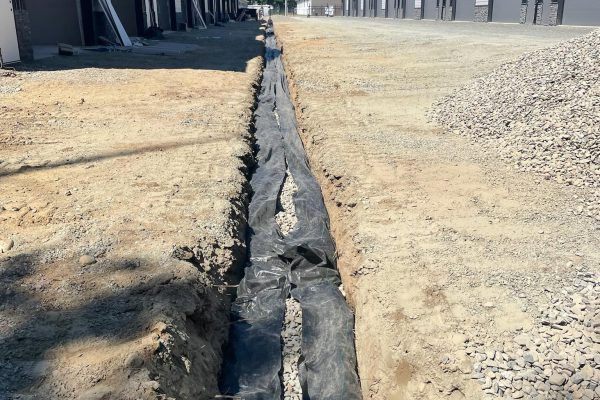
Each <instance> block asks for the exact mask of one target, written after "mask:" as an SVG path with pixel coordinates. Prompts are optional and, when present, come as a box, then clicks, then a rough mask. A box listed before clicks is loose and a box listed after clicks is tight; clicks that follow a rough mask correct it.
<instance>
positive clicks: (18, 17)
mask: <svg viewBox="0 0 600 400" xmlns="http://www.w3.org/2000/svg"><path fill="white" fill-rule="evenodd" d="M13 12H14V14H15V24H16V28H17V40H18V41H19V54H20V55H21V61H30V60H33V46H32V44H31V22H30V21H29V13H28V12H27V10H25V9H21V10H17V9H14V10H13Z"/></svg>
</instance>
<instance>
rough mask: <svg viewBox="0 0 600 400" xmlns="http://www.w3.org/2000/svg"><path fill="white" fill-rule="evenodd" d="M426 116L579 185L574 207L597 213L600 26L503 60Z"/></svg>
mask: <svg viewBox="0 0 600 400" xmlns="http://www.w3.org/2000/svg"><path fill="white" fill-rule="evenodd" d="M431 116H432V118H433V119H435V120H437V121H438V122H440V123H441V124H442V125H444V126H445V127H447V129H448V130H449V131H452V132H454V133H456V134H460V135H465V136H468V137H470V138H472V139H474V140H476V141H477V142H479V143H482V144H483V145H484V146H486V147H487V148H488V149H489V151H490V152H493V153H494V154H497V155H498V156H499V157H501V158H502V159H504V160H506V161H507V162H509V163H510V164H512V165H513V166H514V168H515V169H517V170H519V171H524V172H529V171H531V172H534V173H536V174H539V175H541V176H543V177H544V179H548V180H554V181H557V182H559V183H561V184H565V185H572V186H574V187H576V188H581V189H582V190H581V191H580V192H574V193H573V196H574V202H573V205H572V207H571V211H572V212H573V213H575V214H582V215H585V216H588V217H592V218H595V219H596V220H598V221H600V30H596V31H594V32H592V33H590V34H588V35H586V36H583V37H579V38H576V39H572V40H569V41H566V42H564V43H561V44H559V45H555V46H552V47H549V48H547V49H543V50H538V51H535V52H531V53H527V54H524V55H522V56H521V57H519V58H518V59H516V60H514V61H512V62H509V63H507V64H504V65H502V66H501V67H499V68H498V69H496V70H495V71H493V72H492V73H491V74H489V75H486V76H484V77H482V78H480V79H477V80H476V81H474V82H473V83H472V84H469V85H467V86H465V87H463V88H460V89H459V90H457V91H456V92H454V93H452V94H451V95H449V96H447V97H444V98H442V99H440V100H439V101H438V102H437V103H436V104H435V105H434V108H433V110H432V112H431Z"/></svg>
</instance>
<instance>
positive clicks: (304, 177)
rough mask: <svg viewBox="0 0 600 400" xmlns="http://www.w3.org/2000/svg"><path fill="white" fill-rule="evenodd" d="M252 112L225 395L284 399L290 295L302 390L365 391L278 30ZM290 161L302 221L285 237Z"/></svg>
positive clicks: (333, 394)
mask: <svg viewBox="0 0 600 400" xmlns="http://www.w3.org/2000/svg"><path fill="white" fill-rule="evenodd" d="M265 58H266V66H265V70H264V74H263V81H262V86H261V91H260V94H259V98H258V105H257V109H256V112H255V127H256V133H255V136H256V145H257V147H258V151H257V155H256V158H257V168H256V171H255V172H254V174H253V175H252V179H251V182H250V183H251V186H252V190H253V197H252V201H251V203H250V206H249V212H248V225H249V233H250V234H249V241H248V256H249V259H248V263H247V266H246V268H245V270H244V278H243V279H242V281H241V282H240V285H239V287H238V291H237V298H236V300H235V302H234V304H233V307H232V324H231V329H230V337H229V346H228V349H227V351H226V354H225V360H224V365H223V372H222V377H221V391H222V393H223V394H226V395H232V396H239V397H240V398H242V399H244V400H259V399H260V400H263V399H264V400H267V399H269V400H271V399H277V400H279V399H281V397H282V383H281V380H280V371H281V369H282V355H281V352H282V344H281V330H282V327H283V322H284V314H285V299H286V298H287V297H289V296H292V297H293V298H294V299H296V300H298V301H299V302H300V305H301V308H302V343H301V352H302V355H301V359H300V365H299V379H300V383H301V385H302V389H303V398H304V399H305V400H306V399H313V400H328V399H331V400H359V399H361V394H360V385H359V381H358V375H357V372H356V353H355V349H354V329H353V328H354V316H353V314H352V312H351V310H350V308H349V307H348V305H347V303H346V301H345V299H344V297H343V296H342V294H341V292H340V291H339V289H338V287H339V285H340V283H341V281H340V277H339V274H338V271H337V269H336V257H335V244H334V242H333V239H332V238H331V235H330V232H329V217H328V214H327V210H326V208H325V205H324V202H323V198H322V195H321V189H320V187H319V184H318V183H317V181H316V179H315V178H314V176H313V175H312V173H311V171H310V167H309V165H308V162H307V159H306V154H305V152H304V148H303V145H302V142H301V140H300V137H299V136H298V133H297V130H296V118H295V114H294V107H293V105H292V103H291V100H290V96H289V90H288V84H287V80H286V77H285V72H284V69H283V64H282V62H281V59H280V51H279V49H278V48H277V44H276V40H275V37H274V36H273V33H272V30H271V29H268V30H267V38H266V53H265ZM286 169H287V170H289V172H290V174H291V175H292V177H293V179H294V181H295V182H296V185H297V187H298V190H297V192H296V193H295V195H294V205H295V209H296V216H297V218H298V223H297V225H296V227H295V228H294V230H292V231H291V232H290V233H289V234H288V235H287V236H285V237H284V236H283V235H282V234H281V232H280V231H279V227H278V225H277V223H276V220H275V215H276V213H277V200H278V196H279V192H280V191H281V188H282V185H283V181H284V178H285V174H286Z"/></svg>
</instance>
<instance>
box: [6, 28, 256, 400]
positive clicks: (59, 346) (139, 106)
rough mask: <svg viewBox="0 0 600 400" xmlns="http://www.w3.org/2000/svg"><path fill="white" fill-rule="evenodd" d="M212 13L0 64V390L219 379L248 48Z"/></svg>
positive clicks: (245, 128) (117, 391) (68, 391)
mask: <svg viewBox="0 0 600 400" xmlns="http://www.w3.org/2000/svg"><path fill="white" fill-rule="evenodd" d="M219 31H220V32H227V33H226V34H223V37H222V38H221V37H219V39H218V40H217V39H215V40H213V39H211V36H210V34H208V35H209V36H208V37H207V33H206V32H198V31H193V32H185V33H173V34H171V35H169V39H167V40H173V41H180V42H184V43H185V42H187V43H189V42H192V43H201V44H202V46H201V48H199V49H198V50H195V51H193V52H191V53H187V54H180V55H173V56H160V57H158V56H147V55H136V54H122V53H109V54H83V55H80V56H77V57H68V58H60V57H59V58H52V59H48V60H45V61H43V62H38V63H35V64H33V65H29V66H28V65H25V66H22V67H21V69H22V70H21V71H18V72H17V73H16V74H14V76H0V127H1V128H0V188H1V189H0V399H11V400H12V399H21V400H24V399H27V400H30V399H31V400H46V399H48V400H50V399H51V400H55V399H82V400H83V399H85V400H94V399H96V400H100V399H104V400H106V399H111V400H112V399H115V400H121V399H136V400H137V399H173V398H177V399H212V398H214V396H215V394H217V393H218V387H217V378H218V374H219V372H220V368H221V362H222V360H221V358H222V356H221V352H222V346H223V344H224V342H225V341H226V338H227V332H228V324H229V320H228V316H229V308H230V307H229V299H230V296H228V295H227V294H226V293H225V292H224V290H225V289H223V287H224V286H226V285H225V284H230V283H235V282H233V278H232V275H233V274H232V273H234V272H235V269H236V268H239V267H241V265H240V264H241V263H242V262H243V261H244V256H245V237H244V235H245V224H246V217H245V214H246V205H247V202H248V193H247V185H248V180H247V178H248V177H247V173H248V167H249V163H250V162H251V160H252V148H251V137H250V135H251V133H250V128H251V127H250V124H251V118H252V109H253V106H254V100H255V98H254V95H255V90H256V87H257V85H258V83H259V82H260V76H261V68H262V57H261V54H262V48H263V44H262V36H261V33H260V30H259V26H258V24H256V23H240V24H231V25H229V26H228V27H226V28H220V29H219ZM8 243H10V245H8Z"/></svg>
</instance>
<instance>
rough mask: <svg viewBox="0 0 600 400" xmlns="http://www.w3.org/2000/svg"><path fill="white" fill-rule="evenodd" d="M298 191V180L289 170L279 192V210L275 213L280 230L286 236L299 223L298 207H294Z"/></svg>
mask: <svg viewBox="0 0 600 400" xmlns="http://www.w3.org/2000/svg"><path fill="white" fill-rule="evenodd" d="M297 191H298V187H297V186H296V182H294V178H293V177H292V174H290V171H289V170H288V171H287V172H286V175H285V179H284V181H283V186H282V188H281V192H280V193H279V201H278V203H277V208H278V212H277V214H276V215H275V220H276V221H277V225H279V230H280V231H281V233H282V234H283V235H284V236H286V235H287V234H289V233H290V232H291V231H292V230H293V229H294V227H295V226H296V224H297V223H298V217H297V216H296V208H295V207H294V193H296V192H297Z"/></svg>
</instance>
